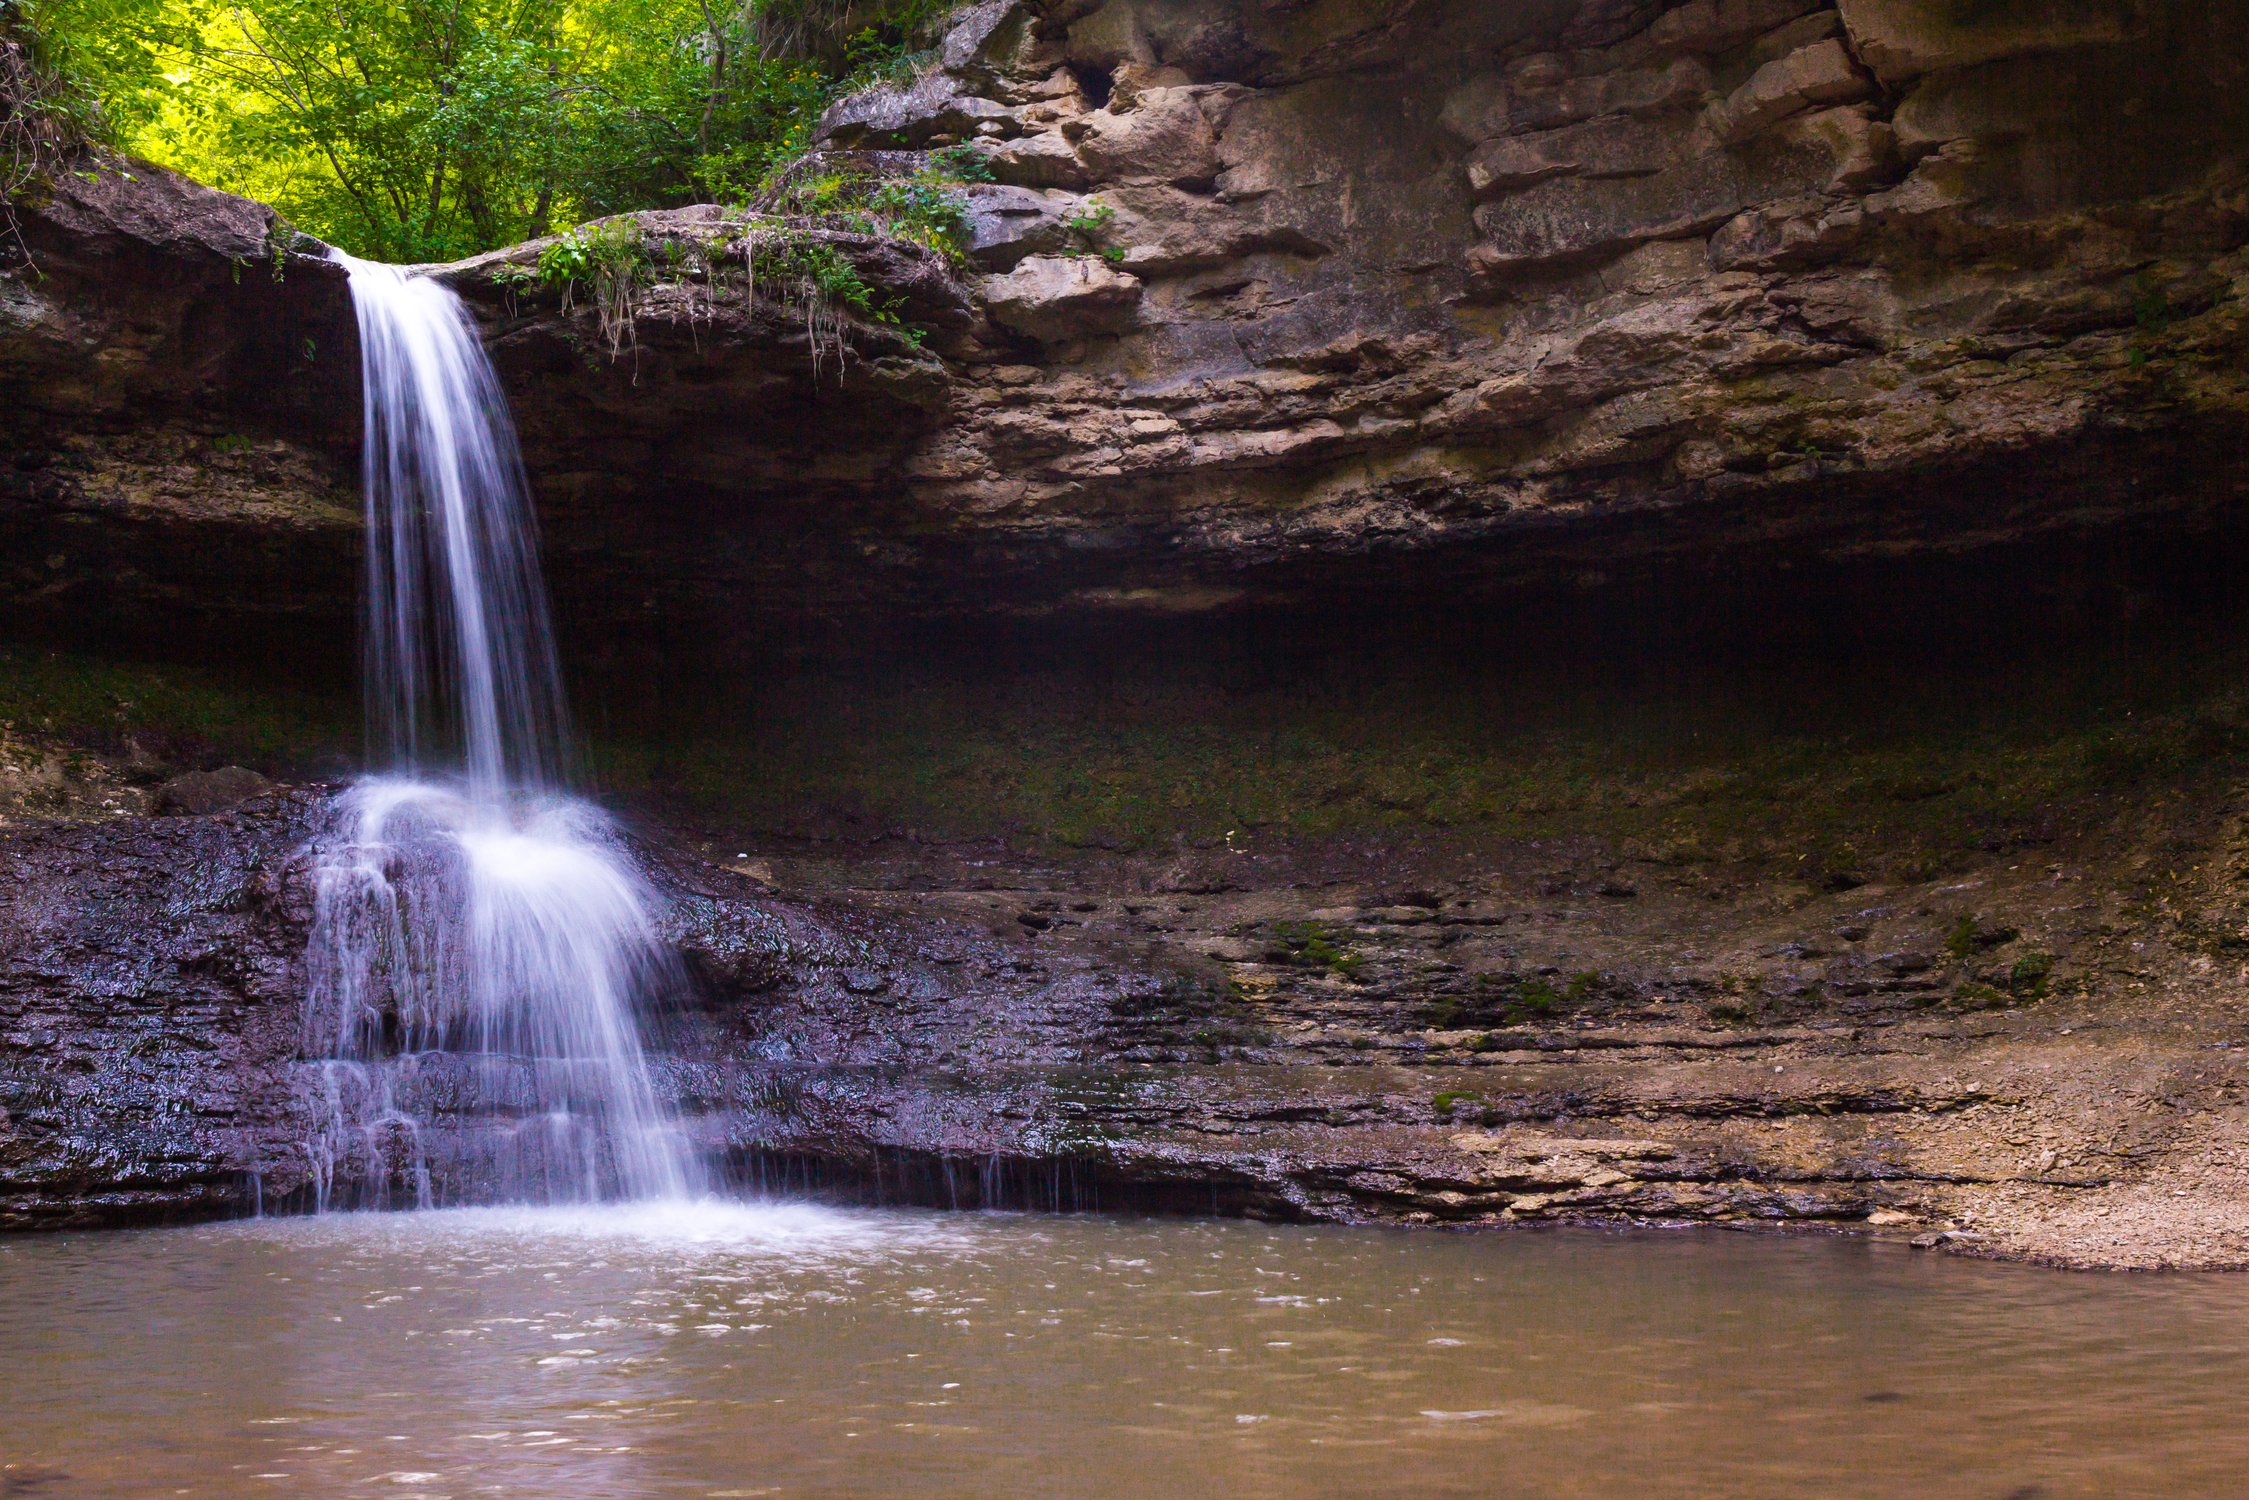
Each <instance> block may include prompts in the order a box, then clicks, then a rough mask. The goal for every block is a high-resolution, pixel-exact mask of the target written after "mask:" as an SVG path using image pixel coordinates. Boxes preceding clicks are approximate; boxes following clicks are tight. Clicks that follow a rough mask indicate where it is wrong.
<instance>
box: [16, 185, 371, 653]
mask: <svg viewBox="0 0 2249 1500" xmlns="http://www.w3.org/2000/svg"><path fill="white" fill-rule="evenodd" d="M78 165H79V170H74V171H69V172H64V173H61V174H59V175H58V177H57V180H56V181H55V182H53V183H52V184H50V185H49V186H48V187H47V188H46V189H45V190H43V191H42V192H41V193H39V194H38V195H37V196H35V197H33V198H32V199H31V200H30V201H28V202H24V203H19V204H17V205H15V210H14V213H13V216H12V217H13V223H14V227H15V230H16V233H14V234H12V235H10V236H8V238H7V242H6V247H5V250H4V251H0V602H4V603H5V605H6V606H7V607H8V609H9V610H10V612H11V613H16V614H23V613H29V614H32V615H34V616H37V617H41V618H45V619H49V620H58V621H66V622H69V623H71V624H72V625H74V626H76V627H79V628H83V629H88V630H99V631H108V630H111V629H115V628H129V627H132V626H135V625H137V626H139V627H141V628H144V629H154V630H161V631H167V632H177V631H178V630H180V629H181V628H182V627H183V626H184V625H186V624H188V623H189V622H192V621H207V620H215V619H219V618H222V617H225V618H230V619H257V618H272V617H284V618H285V617H291V616H296V615H300V614H302V613H303V612H305V611H307V610H327V609H331V608H339V609H340V610H342V611H345V612H348V611H349V609H350V608H351V604H350V593H351V588H352V580H353V578H354V575H355V570H356V556H357V552H358V524H359V522H358V502H357V499H356V496H355V494H354V490H355V488H356V485H355V481H354V480H353V478H352V475H351V469H350V466H349V465H350V457H349V456H350V452H351V445H352V444H353V443H354V442H355V438H354V429H355V427H356V423H357V418H358V407H359V398H358V382H357V354H356V345H355V342H354V340H355V334H354V331H353V328H352V322H351V309H350V305H349V303H348V301H347V300H346V299H345V296H344V291H343V276H342V271H341V268H339V267H336V266H333V265H330V264H328V263H327V262H326V261H325V260H323V259H322V258H321V256H322V254H323V253H324V251H323V247H320V246H318V245H317V244H315V243H313V242H310V241H300V237H298V236H296V235H295V234H294V233H292V232H291V231H289V230H288V229H287V228H286V226H282V225H278V224H277V222H276V220H275V216H274V213H273V211H272V210H271V209H269V208H266V207H264V206H263V205H262V204H257V203H252V202H249V201H248V200H246V199H242V198H237V197H234V196H232V195H230V194H226V193H220V192H215V191H213V190H212V189H210V188H206V187H203V186H201V185H200V184H197V183H194V182H190V181H188V180H187V179H186V178H183V177H180V176H178V175H177V174H175V173H171V172H167V171H164V170H163V169H162V168H158V167H152V166H150V165H148V164H147V163H145V162H134V161H128V160H116V159H110V158H104V157H98V156H97V157H89V158H88V159H86V160H84V161H83V162H81V163H79V164H78ZM300 243H302V245H303V246H304V249H303V250H299V249H297V248H295V247H297V246H298V245H299V244H300ZM307 251H309V252H310V253H306V252H307ZM347 375H348V377H349V378H348V379H347V378H345V377H346V376H347Z"/></svg>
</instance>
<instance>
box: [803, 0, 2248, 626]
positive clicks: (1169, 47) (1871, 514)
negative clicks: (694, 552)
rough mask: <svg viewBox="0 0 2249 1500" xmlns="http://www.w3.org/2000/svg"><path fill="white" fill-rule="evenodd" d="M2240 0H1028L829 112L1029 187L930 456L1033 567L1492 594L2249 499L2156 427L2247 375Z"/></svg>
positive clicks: (1064, 581)
mask: <svg viewBox="0 0 2249 1500" xmlns="http://www.w3.org/2000/svg"><path fill="white" fill-rule="evenodd" d="M2033 17H2035V18H2033ZM2245 19H2249V16H2245V15H2244V12H2243V10H2242V7H2240V6H2238V5H2233V4H2155V3H2143V4H2134V3H2131V0H2083V3H2072V4H2070V5H2066V6H2060V7H2051V6H2042V7H2004V6H2001V7H1993V6H1981V7H1978V6H1969V5H1964V4H1953V3H1947V0H1841V3H1840V4H1838V3H1822V0H1686V3H1664V0H1597V3H1584V0H1581V3H1569V4H1565V3H1553V4H1527V5H1505V6H1500V5H1472V6H1460V5H1453V6H1445V5H1437V4H1412V3H1388V4H1375V3H1363V0H1361V3H1352V0H1333V3H1315V4H1253V3H1249V0H1200V3H1186V4H1181V3H1154V0H1054V3H1048V4H1043V5H1040V4H1030V3H1024V4H1009V3H1000V0H995V3H990V4H986V5H982V6H979V7H977V8H976V9H975V10H973V11H971V12H970V13H968V16H967V18H966V19H965V20H964V22H963V24H962V26H961V28H960V29H959V30H958V31H957V32H956V33H955V34H954V37H953V39H952V42H951V44H950V45H949V47H948V50H947V52H946V54H945V59H944V63H943V66H942V67H941V68H940V69H939V70H938V71H937V72H935V73H933V74H931V75H929V76H927V77H925V78H923V79H922V80H920V81H919V82H917V83H915V84H914V85H912V86H911V87H909V88H903V89H900V90H896V91H893V92H889V93H882V94H877V95H873V96H866V97H862V98H858V99H854V100H851V101H848V102H846V103H845V104H844V105H842V106H840V107H839V108H838V109H836V110H835V111H834V112H833V113H832V114H831V116H830V117H829V119H828V120H827V121H826V122H825V126H824V133H825V137H826V139H827V140H828V141H829V142H830V143H832V144H834V145H837V146H849V147H861V148H864V147H893V148H897V147H929V146H936V145H943V144H945V143H947V142H951V141H954V140H965V141H971V142H974V143H976V144H977V145H978V146H979V147H980V149H982V150H983V151H984V152H985V154H986V157H987V160H988V161H989V162H990V164H991V168H992V171H993V174H994V176H995V177H996V178H997V179H998V180H997V182H996V183H995V184H994V185H991V186H987V187H982V188H978V189H976V190H974V197H975V199H976V203H977V243H976V248H975V251H974V260H975V263H976V265H977V267H978V269H979V270H980V271H981V272H982V273H984V274H983V278H982V281H981V287H980V290H981V292H982V295H983V300H984V304H985V309H986V313H987V316H986V318H985V320H984V321H983V322H981V323H980V324H979V325H978V328H977V330H976V335H975V338H974V339H973V340H970V341H967V342H966V343H964V345H963V346H962V347H961V348H960V349H959V350H958V351H957V353H956V356H955V357H956V361H957V366H958V369H959V372H960V374H959V380H958V383H957V385H956V387H955V391H954V397H953V403H952V408H951V412H950V420H949V421H947V422H946V423H944V424H943V425H942V426H940V427H939V428H938V429H936V430H935V431H934V432H932V433H931V434H930V435H929V436H927V437H926V438H925V439H923V440H922V441H921V442H919V443H918V444H917V445H916V446H915V447H914V448H913V449H912V450H911V451H910V452H908V453H906V454H905V455H903V456H902V459H901V461H900V464H899V468H898V474H899V482H900V484H901V486H902V487H903V488H904V489H905V491H906V492H907V493H908V494H910V495H911V496H912V497H913V500H914V503H915V505H916V507H917V508H918V510H919V511H920V513H921V515H922V516H923V517H925V518H926V519H927V521H928V522H929V523H930V524H934V525H938V526H941V527H942V528H944V529H945V530H947V531H948V532H950V533H952V534H954V535H960V534H963V533H972V534H974V535H976V536H978V537H979V538H980V539H983V540H986V541H988V542H989V544H990V545H992V546H993V547H994V548H995V549H997V550H998V551H1000V552H1003V553H1005V554H1006V555H1007V556H1009V557H1010V558H1011V559H1015V560H1018V561H1020V562H1021V563H1022V564H1023V566H1024V567H1025V569H1026V570H1027V571H1028V570H1031V569H1044V568H1049V567H1051V566H1052V565H1053V564H1055V563H1058V562H1065V560H1066V559H1071V558H1077V559H1083V558H1085V557H1086V556H1087V554H1088V553H1089V552H1091V553H1092V554H1093V555H1094V556H1097V557H1098V558H1099V559H1100V561H1099V562H1098V563H1096V564H1092V565H1087V564H1085V563H1082V562H1081V563H1079V564H1077V565H1076V566H1074V567H1072V566H1070V565H1068V564H1067V563H1065V566H1064V574H1065V576H1063V577H1060V578H1057V577H1054V576H1053V575H1052V574H1051V573H1048V574H1045V575H1043V576H1046V577H1047V578H1048V581H1049V588H1047V589H1041V588H1039V587H1037V586H1036V585H1035V584H1028V583H1027V586H1028V587H1029V589H1030V592H1031V593H1032V594H1033V595H1043V596H1048V597H1051V596H1052V595H1053V593H1054V592H1055V591H1064V590H1074V591H1075V596H1076V598H1077V599H1079V600H1080V601H1081V602H1098V601H1101V600H1104V599H1111V600H1142V601H1146V602H1151V603H1166V604H1174V605H1181V606H1186V605H1192V604H1194V603H1196V602H1198V601H1202V600H1208V599H1212V598H1218V597H1225V596H1227V595H1229V594H1231V593H1233V592H1236V591H1239V590H1245V589H1246V590H1252V591H1254V590H1257V589H1260V588H1264V587H1281V588H1286V587H1288V586H1290V584H1291V583H1293V582H1297V581H1301V580H1302V579H1304V578H1307V577H1318V576H1321V575H1320V573H1319V571H1318V570H1317V564H1319V563H1320V562H1321V561H1323V560H1330V559H1354V560H1356V559H1361V558H1366V559H1368V560H1369V561H1370V563H1371V561H1372V555H1375V554H1384V555H1392V556H1395V555H1397V554H1401V553H1404V554H1417V555H1419V556H1420V557H1421V558H1422V559H1423V561H1424V563H1425V564H1426V565H1428V566H1432V567H1442V566H1444V565H1445V564H1447V563H1450V564H1451V565H1453V566H1452V567H1451V568H1450V569H1448V571H1452V572H1455V573H1457V575H1458V576H1460V577H1461V578H1462V579H1463V581H1467V580H1471V579H1475V578H1481V579H1483V580H1484V581H1486V582H1496V581H1502V580H1505V579H1508V578H1510V577H1515V576H1520V575H1521V574H1522V573H1524V572H1526V571H1534V572H1535V571H1538V570H1541V569H1551V567H1552V566H1553V563H1554V562H1555V560H1556V558H1557V557H1558V556H1559V557H1564V558H1570V559H1575V560H1576V561H1578V562H1581V563H1585V564H1588V565H1600V566H1605V565H1607V564H1608V563H1609V562H1611V561H1613V560H1614V559H1615V558H1616V556H1617V555H1618V554H1619V553H1620V552H1624V553H1629V552H1631V551H1633V550H1637V549H1669V550H1678V549H1689V550H1691V549H1709V550H1711V551H1718V550H1722V549H1724V548H1726V547H1728V546H1729V545H1732V544H1735V543H1738V542H1741V541H1745V540H1755V541H1770V540H1773V539H1787V540H1789V541H1792V542H1794V543H1796V544H1799V545H1803V546H1808V547H1810V548H1813V549H1816V550H1821V551H1827V552H1833V551H1836V550H1844V551H1850V550H1890V549H1895V548H1897V547H1900V546H1913V545H1923V544H1939V545H1951V544H1957V543H1960V542H1962V541H1967V540H1973V539H1976V538H1978V537H1988V536H1996V535H2014V534H2020V533H2022V532H2024V531H2027V530H2034V529H2038V528H2042V527H2047V526H2053V525H2057V524H2063V523H2065V522H2067V523H2082V522H2085V521H2087V520H2089V519H2092V518H2094V517H2096V516H2100V517H2109V518H2113V517H2117V516H2121V515H2127V514H2131V513H2134V512H2144V511H2146V510H2149V509H2153V508H2156V507H2159V506H2162V505H2188V506H2199V505H2209V504H2214V503H2218V502H2220V501H2222V500H2225V499H2228V498H2232V497H2234V496H2237V495H2238V493H2239V487H2238V481H2237V480H2235V479H2233V478H2231V477H2230V475H2229V474H2228V473H2227V470H2228V469H2229V468H2231V467H2232V465H2231V463H2230V459H2222V460H2221V461H2220V462H2219V463H2217V464H2214V465H2212V464H2205V465H2197V464H2195V463H2193V462H2191V461H2189V462H2187V463H2185V464H2180V463H2179V460H2178V458H2177V456H2176V454H2175V450H2172V449H2169V448H2167V447H2164V446H2163V444H2164V443H2168V442H2173V441H2179V440H2182V439H2184V440H2185V441H2187V442H2188V445H2189V447H2190V448H2191V446H2192V443H2193V437H2192V435H2193V434H2197V433H2202V434H2209V433H2237V432H2238V430H2239V424H2240V418H2241V414H2242V412H2243V411H2244V409H2245V405H2244V403H2245V396H2249V389H2245V385H2244V372H2243V364H2242V356H2243V354H2244V352H2245V351H2249V346H2245V343H2244V339H2245V328H2244V303H2243V294H2244V291H2245V289H2249V280H2245V275H2249V257H2245V255H2244V253H2243V246H2244V245H2245V244H2249V193H2245V186H2244V184H2245V178H2244V159H2245V155H2249V113H2245V103H2249V96H2245V94H2244V92H2243V89H2242V83H2243V82H2244V81H2245V79H2249V72H2245V53H2244V50H2243V41H2242V37H2243V34H2244V24H2243V23H2244V21H2245ZM1073 221H1075V222H1074V224H1073ZM1090 251H1100V252H1102V254H1100V255H1091V254H1089V253H1088V252H1090ZM2159 438H2160V439H2161V441H2157V439H2159ZM2135 448H2137V449H2138V450H2139V451H2141V452H2143V453H2145V454H2149V455H2153V454H2155V453H2158V452H2162V453H2164V454H2165V455H2166V456H2165V457H2164V458H2163V459H2162V460H2160V461H2158V462H2153V463H2151V462H2149V461H2147V460H2142V461H2140V462H2137V463H2135V461H2134V460H2133V459H2132V458H2131V457H2130V456H2128V454H2127V453H2126V451H2125V450H2128V449H2135ZM2096 449H2097V450H2099V451H2100V452H2101V453H2102V454H2103V459H2102V461H2101V462H2100V463H2096V464H2092V465H2087V464H2085V463H2082V462H2080V461H2079V458H2081V457H2082V455H2084V454H2086V453H2088V452H2090V451H2093V450H2096ZM2219 451H2220V452H2221V453H2224V452H2227V451H2230V450H2229V449H2224V448H2221V449H2220V450H2219ZM2064 455H2077V456H2079V457H2074V458H2065V457H2063V456H2064ZM2103 467H2106V468H2108V469H2109V470H2110V472H2108V473H2101V472H2098V470H2100V469H2102V468H2103ZM2150 468H2156V469H2159V470H2166V471H2167V472H2157V473H2149V472H2147V471H2148V470H2149V469H2150ZM2119 469H2121V470H2123V471H2126V472H2128V473H2129V478H2128V479H2124V478H2123V475H2122V474H2120V473H2118V472H2116V471H2117V470H2119ZM2120 480H2122V482H2119V481H2120ZM2166 491H2168V492H2166ZM1626 518H1636V519H1634V520H1633V521H1632V522H1631V524H1629V525H1627V524H1621V523H1623V522H1624V521H1625V520H1626Z"/></svg>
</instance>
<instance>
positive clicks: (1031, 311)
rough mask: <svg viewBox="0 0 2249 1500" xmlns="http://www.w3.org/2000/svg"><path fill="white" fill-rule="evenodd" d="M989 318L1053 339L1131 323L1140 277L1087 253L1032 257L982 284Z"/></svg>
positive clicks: (1107, 330)
mask: <svg viewBox="0 0 2249 1500" xmlns="http://www.w3.org/2000/svg"><path fill="white" fill-rule="evenodd" d="M984 299H985V302H986V304H987V305H988V306H989V307H990V308H991V313H992V317H993V318H994V319H996V320H997V321H998V322H999V323H1001V324H1002V325H1004V326H1005V327H1008V328H1011V329H1013V330H1015V331H1016V332H1017V333H1020V334H1024V335H1027V336H1028V337H1031V338H1034V339H1037V340H1039V341H1040V342H1041V343H1055V342H1059V341H1060V340H1063V339H1068V338H1076V337H1079V336H1080V335H1083V334H1089V333H1114V332H1116V331H1118V330H1120V329H1122V328H1125V327H1127V326H1128V325H1130V324H1131V322H1132V320H1133V317H1134V315H1135V313H1136V311H1137V310H1138V308H1139V305H1140V278H1139V277H1137V276H1133V275H1129V274H1127V273H1126V272H1123V271H1119V270H1117V269H1115V268H1114V267H1111V266H1109V265H1107V264H1105V263H1104V262H1102V261H1100V260H1097V259H1095V258H1094V257H1092V256H1090V255H1034V256H1031V257H1030V258H1029V259H1027V260H1025V261H1023V263H1022V264H1020V265H1018V266H1017V267H1016V268H1015V269H1014V270H1013V271H1010V272H1009V273H1008V274H1007V275H1005V276H994V277H991V278H990V279H988V280H987V281H985V283H984Z"/></svg>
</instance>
